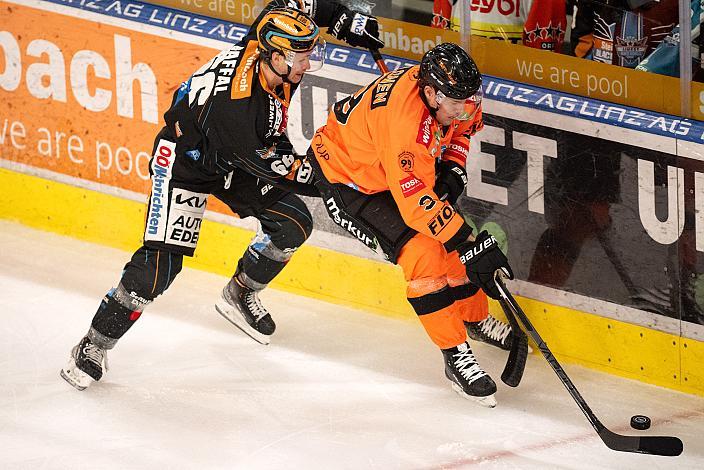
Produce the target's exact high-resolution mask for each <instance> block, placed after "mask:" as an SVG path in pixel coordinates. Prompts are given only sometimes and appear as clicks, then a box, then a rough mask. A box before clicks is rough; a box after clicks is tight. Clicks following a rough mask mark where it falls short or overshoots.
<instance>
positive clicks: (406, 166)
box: [398, 152, 414, 173]
mask: <svg viewBox="0 0 704 470" xmlns="http://www.w3.org/2000/svg"><path fill="white" fill-rule="evenodd" d="M413 163H414V160H413V154H412V153H411V152H401V153H400V154H399V156H398V166H399V167H400V168H401V169H402V170H403V171H405V172H406V173H410V172H412V171H413Z"/></svg>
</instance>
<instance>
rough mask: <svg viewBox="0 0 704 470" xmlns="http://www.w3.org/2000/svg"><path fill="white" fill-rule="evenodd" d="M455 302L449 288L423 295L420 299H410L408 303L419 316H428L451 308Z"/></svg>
mask: <svg viewBox="0 0 704 470" xmlns="http://www.w3.org/2000/svg"><path fill="white" fill-rule="evenodd" d="M454 302H455V299H454V297H453V295H452V290H451V288H450V287H449V286H447V285H445V286H444V287H442V288H440V289H438V290H436V291H434V292H430V293H428V294H423V295H420V296H418V297H408V303H410V304H411V306H412V307H413V310H414V311H415V312H416V314H417V315H419V316H420V315H428V314H430V313H434V312H437V311H439V310H442V309H444V308H447V307H449V306H450V305H452V304H453V303H454Z"/></svg>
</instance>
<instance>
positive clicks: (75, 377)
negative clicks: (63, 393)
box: [60, 359, 93, 391]
mask: <svg viewBox="0 0 704 470" xmlns="http://www.w3.org/2000/svg"><path fill="white" fill-rule="evenodd" d="M60 374H61V378H62V379H64V380H65V381H66V382H68V383H69V384H70V385H71V386H72V387H73V388H75V389H76V390H79V391H83V390H85V389H86V388H88V386H89V385H90V384H91V383H92V382H93V378H92V377H91V376H90V375H88V374H86V373H85V372H83V371H82V370H81V369H79V368H78V367H77V366H76V362H75V361H74V360H73V359H71V360H69V362H68V365H67V366H66V367H64V368H63V369H61V372H60Z"/></svg>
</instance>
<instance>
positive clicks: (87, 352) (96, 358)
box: [81, 341, 105, 368]
mask: <svg viewBox="0 0 704 470" xmlns="http://www.w3.org/2000/svg"><path fill="white" fill-rule="evenodd" d="M81 352H82V353H83V355H84V356H85V358H86V359H88V360H89V361H90V362H92V363H93V364H95V365H97V366H99V367H101V368H102V367H103V363H104V362H105V350H103V349H102V348H101V347H99V346H96V345H95V344H93V343H92V342H90V341H87V342H86V344H85V345H83V347H82V348H81Z"/></svg>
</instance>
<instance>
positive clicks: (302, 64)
mask: <svg viewBox="0 0 704 470" xmlns="http://www.w3.org/2000/svg"><path fill="white" fill-rule="evenodd" d="M325 48H326V44H325V40H324V39H322V38H320V39H318V40H317V41H316V43H315V45H314V46H313V48H312V49H311V50H309V51H306V52H293V51H286V54H285V57H286V65H288V66H289V67H291V69H292V70H296V71H301V72H315V71H318V70H320V69H321V68H323V65H325Z"/></svg>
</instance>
